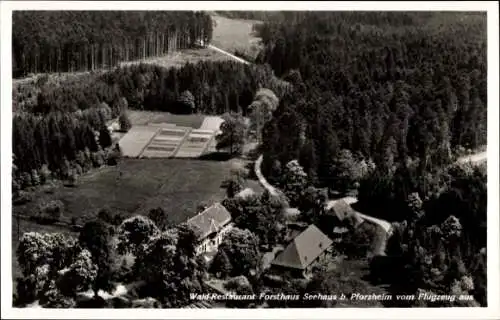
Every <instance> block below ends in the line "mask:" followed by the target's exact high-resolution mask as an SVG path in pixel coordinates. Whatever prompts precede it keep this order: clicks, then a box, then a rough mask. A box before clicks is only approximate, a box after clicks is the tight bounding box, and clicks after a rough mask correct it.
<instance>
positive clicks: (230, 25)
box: [212, 15, 261, 57]
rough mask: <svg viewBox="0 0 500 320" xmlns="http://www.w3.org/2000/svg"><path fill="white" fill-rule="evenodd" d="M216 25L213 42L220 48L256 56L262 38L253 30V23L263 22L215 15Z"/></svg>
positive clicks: (213, 17)
mask: <svg viewBox="0 0 500 320" xmlns="http://www.w3.org/2000/svg"><path fill="white" fill-rule="evenodd" d="M212 19H213V20H214V21H215V23H216V26H215V28H214V31H213V38H212V44H213V45H214V46H216V47H218V48H220V49H223V50H226V51H229V52H231V53H234V52H235V51H241V52H243V53H245V54H247V55H249V56H252V57H256V56H257V54H258V52H259V50H260V43H259V40H260V38H257V37H256V36H255V34H254V32H253V25H254V24H256V23H261V21H257V20H242V19H229V18H226V17H222V16H219V15H213V16H212Z"/></svg>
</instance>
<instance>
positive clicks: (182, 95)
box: [13, 61, 290, 185]
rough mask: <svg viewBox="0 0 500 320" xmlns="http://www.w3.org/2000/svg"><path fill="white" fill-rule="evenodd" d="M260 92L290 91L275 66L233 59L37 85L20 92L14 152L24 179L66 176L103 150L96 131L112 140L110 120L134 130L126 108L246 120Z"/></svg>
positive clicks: (145, 67) (139, 67) (16, 91)
mask: <svg viewBox="0 0 500 320" xmlns="http://www.w3.org/2000/svg"><path fill="white" fill-rule="evenodd" d="M261 87H266V88H272V89H273V91H274V92H277V94H278V95H283V94H284V93H285V92H286V91H287V90H289V88H290V86H289V85H288V84H287V83H286V82H284V81H281V80H279V79H276V78H275V77H274V76H273V72H272V70H271V69H270V68H269V67H267V68H266V67H256V66H246V65H243V64H240V63H236V62H229V61H226V62H200V63H197V64H189V63H188V64H186V65H185V66H184V67H182V68H180V69H177V68H170V69H166V68H162V67H158V66H153V65H145V64H144V65H137V66H131V67H126V68H119V69H116V70H114V71H111V72H107V73H104V74H89V75H84V76H82V77H75V78H68V79H67V80H65V81H63V80H57V81H56V82H54V81H53V80H51V79H49V78H48V77H45V78H41V79H38V80H37V81H34V82H32V83H31V84H30V85H27V86H19V87H18V88H17V89H14V96H13V99H14V109H15V110H16V114H17V115H16V116H15V117H14V118H13V126H14V130H13V139H14V149H13V151H14V155H15V156H16V158H15V161H14V164H15V165H16V166H17V168H18V171H17V172H18V176H21V175H22V174H24V175H32V170H39V169H40V168H41V167H42V166H43V165H44V164H45V165H48V166H49V168H50V170H51V171H59V169H61V168H64V165H63V164H64V163H66V162H65V161H70V162H71V161H73V160H75V152H77V151H78V152H79V151H82V152H83V151H84V150H85V149H86V148H88V149H89V150H90V151H91V152H94V151H97V147H98V146H99V143H96V142H95V141H94V140H95V139H93V138H92V139H91V138H90V137H93V136H94V135H95V134H94V133H92V132H93V131H92V130H94V131H96V132H102V135H103V136H107V135H109V133H108V132H107V129H106V125H105V124H106V121H109V120H110V119H111V118H115V117H117V116H118V115H121V116H120V123H121V125H122V127H124V129H126V128H125V127H127V128H128V127H129V126H130V123H129V121H128V120H127V118H126V116H125V113H126V111H125V110H127V109H134V110H154V111H168V112H174V113H187V114H189V113H194V112H195V113H203V114H223V113H229V112H235V113H241V114H243V115H246V114H247V113H250V108H249V107H248V106H249V105H250V104H251V103H252V101H253V99H254V96H255V94H256V92H257V91H258V90H259V88H261ZM33 137H35V138H33ZM80 137H88V138H80ZM48 141H57V144H55V145H54V144H53V143H51V148H56V149H54V150H55V152H52V149H50V152H49V151H48V150H49V149H48V146H47V143H48ZM105 147H106V146H104V148H105ZM33 150H34V151H35V152H33ZM63 176H64V175H63ZM21 185H26V184H25V183H22V184H21Z"/></svg>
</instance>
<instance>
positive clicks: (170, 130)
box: [141, 126, 191, 158]
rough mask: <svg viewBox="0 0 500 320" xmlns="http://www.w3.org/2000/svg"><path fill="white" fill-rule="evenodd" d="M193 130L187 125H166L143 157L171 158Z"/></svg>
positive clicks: (147, 147) (148, 146)
mask: <svg viewBox="0 0 500 320" xmlns="http://www.w3.org/2000/svg"><path fill="white" fill-rule="evenodd" d="M189 132H191V128H186V127H175V126H172V127H166V128H165V127H164V128H162V129H160V131H159V132H158V134H157V135H156V136H155V137H154V139H152V140H151V142H150V143H149V144H148V145H147V146H146V148H145V149H144V152H143V153H142V154H141V157H142V158H169V157H172V156H174V155H175V153H176V151H177V150H178V148H179V146H180V145H181V144H182V142H183V141H184V140H185V139H186V137H187V136H188V135H189Z"/></svg>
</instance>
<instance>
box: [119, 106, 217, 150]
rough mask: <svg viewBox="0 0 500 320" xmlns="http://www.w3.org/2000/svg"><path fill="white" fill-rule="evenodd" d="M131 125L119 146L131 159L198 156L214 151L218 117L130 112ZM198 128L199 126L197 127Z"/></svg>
mask: <svg viewBox="0 0 500 320" xmlns="http://www.w3.org/2000/svg"><path fill="white" fill-rule="evenodd" d="M129 117H130V119H131V122H132V124H133V127H132V129H133V130H130V131H129V132H128V133H127V134H126V135H125V137H124V138H122V140H120V146H121V147H122V149H123V150H124V152H123V154H124V156H126V157H131V158H172V157H175V158H198V157H200V156H202V155H204V154H206V153H209V152H216V150H215V145H214V137H215V135H216V134H217V133H218V132H220V130H219V128H220V125H221V123H222V122H223V120H222V118H221V117H217V116H204V115H198V114H195V115H174V114H171V113H166V112H143V111H131V112H130V113H129ZM198 128H199V129H198Z"/></svg>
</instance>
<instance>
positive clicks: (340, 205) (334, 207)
mask: <svg viewBox="0 0 500 320" xmlns="http://www.w3.org/2000/svg"><path fill="white" fill-rule="evenodd" d="M326 210H327V214H330V215H335V216H337V218H338V219H339V220H340V221H343V220H344V219H345V218H346V217H348V216H349V215H351V214H353V213H355V211H354V209H353V208H352V207H351V206H350V205H349V204H348V203H347V202H346V201H345V200H342V199H340V200H336V201H330V202H329V203H328V204H327V207H326Z"/></svg>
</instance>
